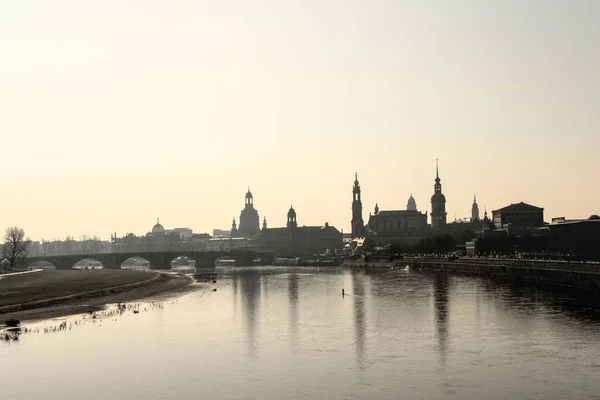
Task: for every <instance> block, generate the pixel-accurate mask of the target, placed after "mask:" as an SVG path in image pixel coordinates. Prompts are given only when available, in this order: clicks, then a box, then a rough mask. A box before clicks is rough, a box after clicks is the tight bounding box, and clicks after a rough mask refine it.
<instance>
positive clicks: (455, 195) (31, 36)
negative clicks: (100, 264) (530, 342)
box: [0, 0, 600, 239]
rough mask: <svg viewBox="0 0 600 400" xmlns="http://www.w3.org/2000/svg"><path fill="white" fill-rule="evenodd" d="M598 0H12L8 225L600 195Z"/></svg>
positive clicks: (3, 117) (2, 3)
mask: <svg viewBox="0 0 600 400" xmlns="http://www.w3.org/2000/svg"><path fill="white" fill-rule="evenodd" d="M598 21H600V1H597V0H589V1H587V0H580V1H577V0H574V1H567V0H564V1H558V0H535V1H534V0H498V1H491V0H490V1H481V0H472V1H467V0H462V1H461V0H453V1H442V0H439V1H424V0H414V1H402V0H389V1H384V0H380V1H375V0H374V1H366V0H364V1H356V0H346V1H341V0H329V1H327V0H314V1H313V0H285V1H281V0H254V1H248V0H220V1H201V0H190V1H158V0H152V1H150V0H140V1H132V0H130V1H109V0H103V1H83V0H73V1H66V0H65V1H50V0H40V1H28V0H13V1H8V0H0V135H1V138H2V140H1V142H0V143H1V144H2V146H1V150H0V151H1V153H0V159H1V160H2V161H1V162H2V164H3V165H2V175H3V176H2V182H3V185H2V187H1V188H0V229H4V228H5V227H7V226H10V225H18V226H21V227H23V228H24V229H25V230H26V232H27V233H28V234H29V236H30V237H32V238H35V239H40V238H48V239H49V238H60V237H64V236H65V235H68V234H72V235H75V236H79V235H82V234H88V235H93V234H97V235H100V236H101V237H103V238H108V237H109V236H110V233H111V232H117V234H119V235H123V234H125V233H127V232H134V233H138V234H143V233H146V232H147V231H148V230H150V229H151V227H152V225H153V224H154V223H155V220H156V217H160V218H161V223H163V225H164V226H165V227H166V228H173V227H191V228H193V229H194V231H201V232H202V231H211V230H212V229H213V228H228V227H229V226H230V223H231V219H232V217H233V216H235V217H236V219H237V218H239V214H240V210H241V209H242V208H243V205H244V194H245V192H246V190H247V187H248V186H250V187H251V189H252V191H253V193H254V196H255V205H256V208H257V209H258V211H259V215H260V218H261V220H262V218H263V216H266V217H267V221H268V223H269V225H270V226H282V225H284V224H285V217H286V213H287V209H288V208H289V206H290V204H293V205H294V208H295V209H296V211H297V213H298V223H299V224H301V225H320V224H323V223H324V222H325V221H328V222H329V223H330V224H332V225H335V226H336V227H338V228H343V229H344V231H346V232H348V231H349V228H350V218H351V215H350V206H351V201H352V192H351V191H352V182H353V180H354V172H355V171H357V172H358V174H359V179H360V182H361V186H362V189H363V206H364V219H365V221H366V220H367V219H368V215H369V212H370V211H371V210H372V209H373V207H374V205H375V202H379V206H380V208H381V209H383V210H384V209H404V208H405V207H406V201H407V199H408V197H409V195H410V193H411V192H412V193H413V194H414V196H415V198H416V201H417V206H418V208H419V209H420V210H428V211H429V210H430V208H431V207H430V197H431V194H432V193H433V183H434V181H433V179H434V177H435V159H436V158H439V159H440V175H441V178H442V184H443V192H444V193H445V194H446V197H447V211H448V219H449V220H453V219H454V215H455V214H456V215H457V216H458V217H461V216H468V215H469V213H470V207H471V203H472V197H473V193H474V192H476V193H477V198H478V200H479V203H480V205H481V210H482V212H483V208H484V205H487V208H488V210H491V209H494V208H499V207H502V206H505V205H507V204H510V203H513V202H519V201H525V202H528V203H531V204H534V205H537V206H541V207H544V208H545V209H546V212H545V217H546V220H550V219H551V218H552V217H555V216H566V217H587V216H589V215H590V214H593V213H600V188H599V187H598V184H597V181H598V173H599V172H600V168H599V167H598V162H599V160H598V151H599V146H600V129H599V128H600V73H599V71H600V31H599V30H600V28H599V25H600V24H599V23H598Z"/></svg>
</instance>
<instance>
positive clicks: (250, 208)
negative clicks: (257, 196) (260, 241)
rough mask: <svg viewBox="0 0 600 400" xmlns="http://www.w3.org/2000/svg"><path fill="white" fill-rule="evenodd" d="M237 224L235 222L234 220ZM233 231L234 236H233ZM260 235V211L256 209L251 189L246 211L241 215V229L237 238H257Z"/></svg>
mask: <svg viewBox="0 0 600 400" xmlns="http://www.w3.org/2000/svg"><path fill="white" fill-rule="evenodd" d="M234 223H235V220H234ZM233 230H234V229H232V232H231V234H232V236H233V233H234V232H233ZM259 234H260V218H259V217H258V211H256V209H255V208H254V198H253V196H252V192H250V188H248V192H247V193H246V201H245V205H244V209H243V210H242V212H241V214H240V227H239V229H238V230H237V234H236V235H237V236H241V237H255V236H258V235H259Z"/></svg>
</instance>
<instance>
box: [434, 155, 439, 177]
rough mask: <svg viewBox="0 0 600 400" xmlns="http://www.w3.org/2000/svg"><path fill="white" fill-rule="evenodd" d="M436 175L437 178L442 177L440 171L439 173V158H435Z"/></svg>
mask: <svg viewBox="0 0 600 400" xmlns="http://www.w3.org/2000/svg"><path fill="white" fill-rule="evenodd" d="M435 177H436V178H437V179H440V173H439V169H438V159H437V158H436V159H435Z"/></svg>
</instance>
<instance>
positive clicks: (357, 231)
mask: <svg viewBox="0 0 600 400" xmlns="http://www.w3.org/2000/svg"><path fill="white" fill-rule="evenodd" d="M351 224H352V238H355V237H360V236H363V235H364V230H365V223H364V221H363V218H362V201H361V199H360V184H359V183H358V173H356V172H355V173H354V187H353V188H352V221H351Z"/></svg>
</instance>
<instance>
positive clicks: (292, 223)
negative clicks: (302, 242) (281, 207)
mask: <svg viewBox="0 0 600 400" xmlns="http://www.w3.org/2000/svg"><path fill="white" fill-rule="evenodd" d="M287 227H288V229H289V230H290V231H294V230H295V229H296V228H297V227H298V222H297V221H296V210H294V207H292V206H290V210H289V211H288V214H287Z"/></svg>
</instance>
